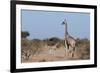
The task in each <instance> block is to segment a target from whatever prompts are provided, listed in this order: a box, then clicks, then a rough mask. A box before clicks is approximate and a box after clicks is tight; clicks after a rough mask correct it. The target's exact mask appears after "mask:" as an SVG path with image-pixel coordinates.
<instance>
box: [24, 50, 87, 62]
mask: <svg viewBox="0 0 100 73" xmlns="http://www.w3.org/2000/svg"><path fill="white" fill-rule="evenodd" d="M81 57H82V52H81V51H80V49H76V50H75V52H74V56H73V57H72V53H71V52H70V51H69V52H68V51H66V50H65V49H64V48H57V49H51V50H50V49H44V50H42V51H41V52H39V53H36V54H34V55H31V56H30V58H29V59H28V60H23V61H22V62H23V63H29V62H48V61H50V62H51V61H65V60H79V59H81ZM85 57H86V56H85Z"/></svg>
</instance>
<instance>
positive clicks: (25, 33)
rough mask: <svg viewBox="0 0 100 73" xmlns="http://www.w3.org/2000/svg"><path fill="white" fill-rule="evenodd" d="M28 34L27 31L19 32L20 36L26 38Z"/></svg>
mask: <svg viewBox="0 0 100 73" xmlns="http://www.w3.org/2000/svg"><path fill="white" fill-rule="evenodd" d="M29 35H30V34H29V32H27V31H22V32H21V37H22V38H27V37H28V36H29Z"/></svg>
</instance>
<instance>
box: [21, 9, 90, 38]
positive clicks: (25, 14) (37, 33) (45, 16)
mask: <svg viewBox="0 0 100 73" xmlns="http://www.w3.org/2000/svg"><path fill="white" fill-rule="evenodd" d="M64 19H66V20H67V24H68V25H67V26H68V32H69V34H70V35H71V36H72V37H74V38H88V39H90V14H89V13H82V12H81V13H80V12H60V11H57V12H55V11H36V10H21V30H22V31H28V32H29V33H30V36H29V37H28V38H29V39H46V38H51V37H58V38H62V39H63V38H64V34H65V29H64V25H62V22H63V21H64Z"/></svg>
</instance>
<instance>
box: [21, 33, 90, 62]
mask: <svg viewBox="0 0 100 73" xmlns="http://www.w3.org/2000/svg"><path fill="white" fill-rule="evenodd" d="M29 35H30V34H29V32H26V31H24V32H21V38H22V39H21V61H22V62H24V61H29V60H30V59H32V57H33V56H35V55H38V54H40V53H41V52H43V51H45V50H47V51H48V50H49V49H50V48H48V46H53V45H56V48H55V50H56V51H57V50H59V49H62V50H64V39H60V38H58V37H51V38H47V39H42V40H41V39H32V40H29V39H28V38H27V37H28V36H29ZM76 41H77V44H76V49H77V50H76V54H77V53H78V54H77V55H78V58H77V59H82V60H84V59H89V58H90V41H89V40H88V39H87V38H84V39H80V38H77V39H76ZM51 49H52V48H51ZM62 54H64V53H62ZM34 60H35V59H34ZM45 61H48V59H45V58H42V59H41V60H39V62H45Z"/></svg>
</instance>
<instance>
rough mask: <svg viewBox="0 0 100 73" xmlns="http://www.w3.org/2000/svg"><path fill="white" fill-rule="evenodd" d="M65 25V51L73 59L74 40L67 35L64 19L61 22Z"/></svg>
mask: <svg viewBox="0 0 100 73" xmlns="http://www.w3.org/2000/svg"><path fill="white" fill-rule="evenodd" d="M62 24H64V25H65V39H64V41H65V50H66V51H68V54H69V53H71V54H72V55H71V56H72V57H74V51H75V48H76V40H75V39H74V38H73V37H72V36H70V35H69V33H68V29H67V28H68V26H67V21H66V19H65V20H64V21H63V23H62Z"/></svg>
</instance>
